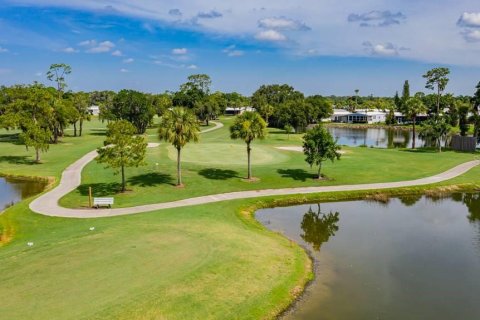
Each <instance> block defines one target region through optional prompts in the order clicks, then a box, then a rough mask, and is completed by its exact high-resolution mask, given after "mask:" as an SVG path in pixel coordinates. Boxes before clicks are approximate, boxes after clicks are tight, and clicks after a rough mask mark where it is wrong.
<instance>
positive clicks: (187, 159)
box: [60, 120, 474, 208]
mask: <svg viewBox="0 0 480 320" xmlns="http://www.w3.org/2000/svg"><path fill="white" fill-rule="evenodd" d="M224 122H226V126H225V127H224V128H222V129H219V130H217V131H213V132H210V133H208V134H205V135H202V136H201V140H200V142H199V143H197V144H193V143H191V144H188V145H187V146H186V147H185V148H184V150H183V151H182V153H183V155H182V160H183V163H182V174H183V181H184V183H185V185H186V187H185V188H174V183H175V181H176V178H175V177H176V162H175V161H176V150H174V149H173V148H172V147H171V146H170V145H168V144H166V143H161V145H160V147H158V148H153V149H149V150H148V151H147V163H148V165H147V166H146V167H139V168H128V169H127V181H128V185H129V186H128V188H129V189H130V190H131V191H130V192H126V193H124V194H120V193H118V190H119V189H120V185H119V177H118V176H115V175H114V174H113V171H112V170H110V169H105V168H104V167H103V166H102V165H99V164H97V163H95V162H92V163H90V164H89V165H87V166H86V168H85V169H84V171H83V173H82V185H81V186H80V187H79V188H78V189H77V190H76V191H74V192H72V193H70V194H69V195H67V196H65V197H64V198H62V199H61V201H60V203H61V204H62V205H63V206H65V207H71V208H75V207H82V206H88V187H90V186H91V187H92V190H93V195H94V196H97V197H104V196H114V197H115V207H129V206H135V205H141V204H147V203H157V202H165V201H172V200H178V199H185V198H190V197H195V196H201V195H206V194H217V193H224V192H232V191H240V190H259V189H269V188H291V187H304V186H327V185H343V184H359V183H373V182H392V181H402V180H411V179H418V178H422V177H427V176H431V175H434V174H437V173H440V172H443V171H445V170H448V169H450V168H452V167H454V166H456V165H458V164H460V163H462V162H466V161H468V160H472V159H473V158H474V155H472V154H465V153H456V152H443V153H441V154H439V153H437V152H436V151H434V150H432V151H428V150H427V151H426V150H417V151H415V152H413V151H411V150H398V149H388V150H386V149H372V148H348V147H345V148H344V151H345V152H346V153H345V154H344V155H343V156H342V160H341V161H338V162H336V163H335V164H333V165H332V164H331V163H330V162H326V163H325V165H324V168H323V170H322V172H323V173H324V174H325V175H326V176H327V178H328V179H327V180H323V181H318V180H316V179H314V178H315V172H316V170H315V169H313V170H311V169H310V168H309V167H308V165H307V164H306V163H305V160H304V155H303V154H302V153H301V152H295V151H284V150H279V149H277V148H276V147H280V146H301V135H290V137H287V135H286V134H284V133H283V132H282V131H279V130H275V129H271V130H270V134H269V136H268V138H267V139H265V140H264V141H255V142H254V144H253V151H252V163H253V174H254V176H255V177H258V178H259V181H257V182H255V183H249V182H245V181H243V178H244V176H245V173H246V163H247V158H246V147H245V143H243V142H242V141H232V140H230V138H229V132H228V120H227V121H225V120H224ZM149 138H150V141H151V142H159V141H158V140H157V139H156V138H155V137H149ZM157 164H158V165H157Z"/></svg>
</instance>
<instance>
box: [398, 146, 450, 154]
mask: <svg viewBox="0 0 480 320" xmlns="http://www.w3.org/2000/svg"><path fill="white" fill-rule="evenodd" d="M443 149H444V148H442V151H444V150H443ZM399 151H401V152H410V153H438V148H430V147H428V148H415V149H400V150H399Z"/></svg>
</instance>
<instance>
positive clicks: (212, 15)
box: [197, 10, 223, 19]
mask: <svg viewBox="0 0 480 320" xmlns="http://www.w3.org/2000/svg"><path fill="white" fill-rule="evenodd" d="M222 16H223V14H221V13H220V12H218V11H215V10H211V11H208V12H199V13H198V14H197V18H201V19H216V18H221V17H222Z"/></svg>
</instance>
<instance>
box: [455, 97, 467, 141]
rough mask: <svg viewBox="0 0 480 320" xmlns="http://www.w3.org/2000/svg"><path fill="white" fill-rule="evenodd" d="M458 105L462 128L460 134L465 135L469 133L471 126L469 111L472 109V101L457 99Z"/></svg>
mask: <svg viewBox="0 0 480 320" xmlns="http://www.w3.org/2000/svg"><path fill="white" fill-rule="evenodd" d="M456 106H457V110H458V118H459V119H458V120H459V121H458V126H459V128H460V135H461V136H463V137H464V136H466V135H467V132H468V129H469V127H470V126H469V124H468V113H469V112H470V110H471V108H470V103H468V102H463V101H457V102H456Z"/></svg>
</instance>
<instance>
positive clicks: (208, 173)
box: [198, 168, 240, 180]
mask: <svg viewBox="0 0 480 320" xmlns="http://www.w3.org/2000/svg"><path fill="white" fill-rule="evenodd" d="M198 174H199V175H201V176H203V177H205V178H207V179H211V180H228V179H232V178H240V177H239V175H238V172H237V171H233V170H223V169H215V168H207V169H202V170H200V171H198Z"/></svg>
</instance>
